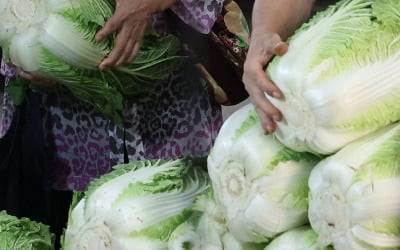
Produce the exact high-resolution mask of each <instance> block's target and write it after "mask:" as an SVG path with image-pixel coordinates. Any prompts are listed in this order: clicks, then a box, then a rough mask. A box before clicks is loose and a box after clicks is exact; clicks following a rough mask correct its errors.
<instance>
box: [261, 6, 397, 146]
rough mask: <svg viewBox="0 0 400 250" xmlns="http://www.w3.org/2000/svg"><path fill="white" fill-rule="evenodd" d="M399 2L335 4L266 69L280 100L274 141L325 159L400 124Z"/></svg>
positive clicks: (290, 42)
mask: <svg viewBox="0 0 400 250" xmlns="http://www.w3.org/2000/svg"><path fill="white" fill-rule="evenodd" d="M399 9H400V1H397V0H342V1H339V2H338V3H337V4H336V5H333V6H330V7H329V8H327V9H326V10H324V11H322V12H320V13H318V14H316V16H314V17H313V18H312V19H311V20H310V21H309V22H308V23H306V24H304V25H303V26H302V27H301V28H299V30H298V31H297V32H296V33H295V34H294V35H293V36H292V37H291V38H290V39H289V41H288V42H289V50H288V52H287V53H286V54H285V55H283V56H282V57H276V58H274V60H273V61H272V62H271V63H270V65H269V67H268V68H267V72H268V73H269V75H270V76H271V79H272V80H273V81H274V82H275V84H276V85H277V86H278V87H279V88H280V89H281V90H282V92H283V94H284V95H285V99H284V100H283V101H280V100H277V99H275V98H270V97H268V98H270V100H271V101H272V103H273V104H274V105H275V106H276V107H277V108H278V109H280V110H281V111H282V113H283V116H284V117H285V119H284V121H282V122H278V124H277V125H278V129H277V132H276V136H277V137H278V139H279V140H280V141H281V142H282V143H283V144H285V145H286V146H288V147H289V148H291V149H293V150H296V151H309V152H317V153H321V154H331V153H334V152H336V151H338V150H339V149H340V148H342V147H343V146H345V145H346V144H348V143H350V142H351V141H353V140H355V139H357V138H360V137H361V136H364V135H366V134H369V133H371V132H373V131H375V130H377V129H379V128H381V127H384V126H386V125H388V124H390V123H393V122H396V121H398V120H399V119H400V102H399V100H400V70H399V68H400V26H399V25H398V23H400V15H399V12H398V10H399Z"/></svg>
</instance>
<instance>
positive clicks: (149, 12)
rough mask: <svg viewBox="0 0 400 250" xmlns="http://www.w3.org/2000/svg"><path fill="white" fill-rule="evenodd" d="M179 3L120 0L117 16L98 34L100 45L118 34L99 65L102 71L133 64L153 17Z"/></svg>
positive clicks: (118, 1)
mask: <svg viewBox="0 0 400 250" xmlns="http://www.w3.org/2000/svg"><path fill="white" fill-rule="evenodd" d="M176 1H177V0H116V7H115V12H114V15H113V16H112V17H110V18H109V19H108V20H107V22H106V23H105V24H104V27H103V28H102V29H101V30H100V31H99V32H98V33H97V34H96V40H98V41H100V40H102V39H104V38H105V37H107V36H109V35H110V34H111V33H113V32H117V37H116V42H115V47H114V48H113V50H112V51H111V52H110V54H109V55H108V56H107V58H105V59H104V60H103V62H102V63H101V64H100V65H99V67H100V69H106V68H110V67H113V66H119V65H122V64H125V63H128V62H131V61H132V60H133V59H134V58H135V56H136V54H137V52H138V51H139V48H140V45H141V42H142V39H143V35H144V32H145V30H146V28H147V26H148V25H149V23H150V20H151V17H152V16H153V14H155V13H158V12H162V11H164V10H166V9H167V8H169V7H170V6H171V5H173V4H174V3H175V2H176Z"/></svg>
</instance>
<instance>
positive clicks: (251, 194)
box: [63, 0, 400, 250]
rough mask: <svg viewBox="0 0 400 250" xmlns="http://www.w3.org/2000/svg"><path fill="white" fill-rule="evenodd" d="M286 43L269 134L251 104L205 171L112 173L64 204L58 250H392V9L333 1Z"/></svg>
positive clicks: (377, 3) (399, 151) (172, 168)
mask: <svg viewBox="0 0 400 250" xmlns="http://www.w3.org/2000/svg"><path fill="white" fill-rule="evenodd" d="M289 42H290V50H289V51H288V53H287V54H285V55H284V56H282V57H276V58H275V59H274V60H273V61H272V62H271V64H270V65H269V67H268V68H267V71H268V73H269V74H270V75H271V77H272V79H273V80H274V81H275V83H276V84H277V85H278V87H279V88H281V89H282V90H283V92H284V94H285V95H286V99H285V100H284V101H279V100H275V99H271V100H272V102H273V103H274V104H275V105H276V106H278V107H279V108H280V109H281V110H282V112H283V114H284V116H285V118H286V120H285V121H282V122H279V124H278V131H277V132H276V133H274V134H272V135H266V134H265V133H264V131H263V129H262V127H261V124H260V123H261V122H260V119H259V118H258V116H257V114H256V112H255V109H254V107H253V106H252V105H251V104H249V105H247V106H244V107H242V108H241V109H239V110H238V111H237V112H235V113H234V114H232V115H231V116H230V117H229V118H228V119H227V120H226V121H225V123H224V125H223V126H222V128H221V130H220V132H219V134H218V136H217V138H216V141H215V144H214V146H213V148H212V150H211V153H210V155H209V156H208V157H207V161H205V160H203V161H201V160H200V159H194V158H188V157H187V158H180V159H173V160H153V161H140V162H134V163H130V164H125V165H119V166H116V168H115V170H114V171H113V172H111V173H109V174H107V175H105V176H103V177H101V178H100V179H98V180H95V181H94V182H92V184H91V185H90V187H89V190H88V191H87V192H85V193H84V194H83V195H79V194H76V197H75V200H74V202H73V204H72V205H71V212H70V217H69V221H68V226H67V229H66V232H65V236H64V240H63V245H64V250H67V249H74V250H79V249H89V250H90V249H93V250H98V249H115V250H128V249H140V250H143V249H156V250H157V249H170V250H188V249H189V250H203V249H207V250H211V249H215V250H223V249H229V250H250V249H264V250H308V249H310V250H331V249H337V250H354V249H356V250H358V249H360V250H364V249H367V250H377V249H381V250H394V249H400V195H399V194H398V190H400V121H399V120H400V1H397V0H342V1H340V2H338V3H337V4H336V5H333V6H331V7H329V8H328V9H326V10H325V11H323V12H321V13H318V14H317V15H316V16H315V17H313V18H312V19H311V20H310V21H309V22H308V23H306V24H304V25H303V26H302V27H301V28H300V29H299V30H298V31H297V32H296V34H295V35H294V36H293V37H291V38H290V40H289ZM196 166H198V167H196ZM205 167H207V168H208V174H207V173H206V172H205V171H203V170H202V168H205ZM210 184H211V185H210Z"/></svg>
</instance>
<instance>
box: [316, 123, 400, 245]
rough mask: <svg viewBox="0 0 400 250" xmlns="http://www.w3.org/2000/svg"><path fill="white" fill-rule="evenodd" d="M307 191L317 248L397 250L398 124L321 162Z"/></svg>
mask: <svg viewBox="0 0 400 250" xmlns="http://www.w3.org/2000/svg"><path fill="white" fill-rule="evenodd" d="M309 187H310V200H309V219H310V223H311V226H312V227H313V229H314V230H315V231H316V232H317V233H318V234H319V242H320V243H321V244H322V245H329V244H332V245H333V246H334V247H335V249H339V250H358V249H360V250H361V249H385V250H388V249H390V250H394V249H400V194H399V190H400V124H395V125H391V126H389V127H386V128H384V129H381V130H378V131H377V132H375V133H373V134H371V135H368V136H366V137H363V138H361V139H359V140H357V141H355V142H353V143H351V144H349V145H347V146H346V147H344V148H343V149H342V150H340V151H339V152H338V153H336V154H335V155H333V156H331V157H329V158H327V159H325V160H323V161H322V162H321V163H319V164H318V165H317V166H316V167H315V168H314V169H313V171H312V172H311V175H310V179H309Z"/></svg>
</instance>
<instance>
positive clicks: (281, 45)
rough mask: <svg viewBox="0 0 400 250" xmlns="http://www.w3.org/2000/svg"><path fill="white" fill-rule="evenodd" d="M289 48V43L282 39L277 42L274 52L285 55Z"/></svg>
mask: <svg viewBox="0 0 400 250" xmlns="http://www.w3.org/2000/svg"><path fill="white" fill-rule="evenodd" d="M288 49H289V46H288V44H287V43H285V42H282V41H280V42H278V43H276V44H275V46H274V47H273V49H272V53H273V54H274V55H278V56H283V55H284V54H285V53H286V52H287V51H288Z"/></svg>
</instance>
